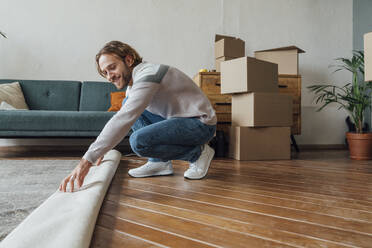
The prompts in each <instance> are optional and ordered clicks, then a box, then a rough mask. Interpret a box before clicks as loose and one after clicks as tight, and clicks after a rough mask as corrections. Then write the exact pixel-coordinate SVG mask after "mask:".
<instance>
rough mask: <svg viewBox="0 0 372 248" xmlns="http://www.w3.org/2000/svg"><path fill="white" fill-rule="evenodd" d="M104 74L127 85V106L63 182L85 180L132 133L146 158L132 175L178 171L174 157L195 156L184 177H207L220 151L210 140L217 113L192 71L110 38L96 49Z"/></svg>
mask: <svg viewBox="0 0 372 248" xmlns="http://www.w3.org/2000/svg"><path fill="white" fill-rule="evenodd" d="M96 62H97V69H98V72H99V74H100V75H102V76H103V77H105V78H106V79H107V80H108V81H109V82H111V83H113V84H114V85H115V86H116V88H117V89H123V88H124V87H126V86H127V89H126V95H127V98H126V99H125V101H123V106H122V108H121V109H120V111H118V112H117V113H116V114H115V115H114V116H113V117H112V118H111V119H110V120H109V121H108V122H107V124H106V125H105V127H104V128H103V130H102V132H101V133H100V135H99V136H98V137H97V139H96V140H95V142H94V143H92V144H91V145H90V147H89V149H88V151H87V152H86V153H85V155H84V156H83V158H82V159H81V161H80V163H79V164H78V165H77V167H76V168H75V169H74V170H73V171H72V172H71V173H70V175H68V176H67V177H66V178H65V179H64V180H63V181H62V183H61V185H60V188H59V189H60V190H61V191H62V190H63V191H65V192H66V186H67V184H68V183H70V185H71V191H73V187H74V181H75V179H77V182H78V186H79V187H81V185H82V184H83V182H84V178H85V176H86V175H87V174H88V172H89V169H90V167H91V166H92V164H93V163H94V162H95V161H97V164H99V163H100V162H101V160H102V157H103V155H104V154H105V153H106V152H108V151H109V150H110V149H112V148H113V147H115V146H116V145H117V144H119V143H120V141H121V140H122V139H123V138H124V137H125V136H126V135H127V133H128V131H129V130H130V129H132V130H133V133H132V134H131V136H130V139H129V142H130V145H131V147H132V150H133V151H134V152H135V153H136V154H137V155H139V156H142V157H147V158H148V161H147V163H146V164H144V165H142V166H140V167H138V168H135V169H131V170H129V171H128V174H129V175H130V176H132V177H148V176H161V175H170V174H173V167H172V162H171V161H172V160H184V161H188V162H189V168H188V169H187V170H186V171H185V173H184V177H185V178H188V179H201V178H203V177H204V176H205V175H206V174H207V172H208V168H209V165H210V163H211V161H212V158H213V156H214V150H213V149H212V148H210V147H209V146H208V144H207V143H208V141H209V140H210V139H211V138H212V137H213V136H214V134H215V131H216V122H217V118H216V114H215V111H214V109H213V107H212V105H211V104H210V102H209V100H208V98H207V97H206V96H205V95H204V93H203V92H202V91H201V90H200V88H199V87H198V86H197V85H196V84H195V83H194V82H193V81H192V79H191V78H189V77H188V76H187V75H186V74H184V73H183V72H181V71H179V70H178V69H176V68H173V67H170V66H167V65H162V64H152V63H148V62H143V61H142V58H141V57H140V56H139V54H138V53H137V52H136V51H135V50H134V49H133V48H132V47H130V46H129V45H127V44H125V43H122V42H120V41H111V42H109V43H107V44H106V45H105V46H104V47H103V48H102V49H101V50H100V51H99V53H98V54H97V55H96Z"/></svg>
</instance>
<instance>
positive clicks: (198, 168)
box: [183, 144, 214, 179]
mask: <svg viewBox="0 0 372 248" xmlns="http://www.w3.org/2000/svg"><path fill="white" fill-rule="evenodd" d="M202 149H203V150H202V153H201V155H200V157H199V158H198V160H196V161H195V162H194V163H190V167H189V169H188V170H187V171H185V173H184V174H183V176H184V177H185V178H187V179H201V178H203V177H205V175H207V172H208V169H209V165H210V164H211V161H212V158H213V156H214V150H213V149H212V148H211V147H210V146H209V145H208V144H205V145H203V147H202Z"/></svg>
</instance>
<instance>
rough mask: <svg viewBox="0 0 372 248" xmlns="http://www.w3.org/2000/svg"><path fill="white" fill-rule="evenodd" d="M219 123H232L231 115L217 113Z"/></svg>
mask: <svg viewBox="0 0 372 248" xmlns="http://www.w3.org/2000/svg"><path fill="white" fill-rule="evenodd" d="M216 115H217V121H218V122H231V113H216Z"/></svg>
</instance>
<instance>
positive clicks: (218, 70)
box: [216, 57, 234, 72]
mask: <svg viewBox="0 0 372 248" xmlns="http://www.w3.org/2000/svg"><path fill="white" fill-rule="evenodd" d="M232 59H234V58H232V57H220V58H217V59H216V72H221V62H223V61H228V60H232Z"/></svg>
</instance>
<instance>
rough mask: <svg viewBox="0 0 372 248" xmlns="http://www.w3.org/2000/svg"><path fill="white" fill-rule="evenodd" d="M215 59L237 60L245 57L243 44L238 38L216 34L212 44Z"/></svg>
mask: <svg viewBox="0 0 372 248" xmlns="http://www.w3.org/2000/svg"><path fill="white" fill-rule="evenodd" d="M214 55H215V58H220V57H230V58H238V57H244V56H245V42H244V41H243V40H241V39H239V38H235V37H231V36H226V35H220V34H216V37H215V43H214Z"/></svg>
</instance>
